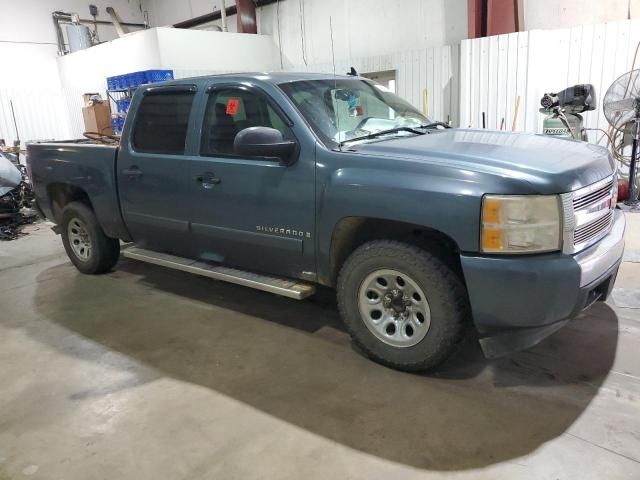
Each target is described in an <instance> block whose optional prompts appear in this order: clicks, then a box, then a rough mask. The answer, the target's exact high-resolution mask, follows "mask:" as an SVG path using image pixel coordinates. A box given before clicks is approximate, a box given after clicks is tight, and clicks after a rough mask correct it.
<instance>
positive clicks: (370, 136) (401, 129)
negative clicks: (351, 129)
mask: <svg viewBox="0 0 640 480" xmlns="http://www.w3.org/2000/svg"><path fill="white" fill-rule="evenodd" d="M398 132H409V133H415V134H416V135H424V132H421V131H420V130H416V129H415V128H411V127H397V128H389V129H388V130H380V131H379V132H373V133H370V134H368V135H363V136H361V137H355V138H349V139H347V140H343V141H342V142H340V146H342V145H344V144H345V143H349V142H357V141H358V140H371V139H373V138H378V137H380V136H382V135H389V134H391V133H398Z"/></svg>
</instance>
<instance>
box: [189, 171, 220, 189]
mask: <svg viewBox="0 0 640 480" xmlns="http://www.w3.org/2000/svg"><path fill="white" fill-rule="evenodd" d="M195 180H196V182H198V183H200V184H201V185H202V186H203V187H204V188H212V187H213V186H214V185H218V184H219V183H220V182H222V180H220V179H219V178H218V177H216V176H215V175H214V174H213V173H211V172H206V173H203V174H202V175H196V177H195Z"/></svg>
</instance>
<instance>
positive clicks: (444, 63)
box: [298, 46, 460, 125]
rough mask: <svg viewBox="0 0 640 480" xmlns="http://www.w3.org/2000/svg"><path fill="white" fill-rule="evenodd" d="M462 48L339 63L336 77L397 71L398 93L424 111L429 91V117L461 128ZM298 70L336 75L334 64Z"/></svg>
mask: <svg viewBox="0 0 640 480" xmlns="http://www.w3.org/2000/svg"><path fill="white" fill-rule="evenodd" d="M459 62H460V47H459V46H445V47H434V48H426V49H419V50H408V51H402V52H398V53H396V54H394V55H380V56H375V57H366V58H355V59H353V60H344V59H343V60H336V69H335V70H336V73H337V74H338V75H344V74H345V73H346V72H347V71H348V70H349V69H350V68H351V67H352V66H353V67H355V69H356V70H357V71H358V72H359V73H369V72H381V71H386V70H395V72H396V93H397V94H398V95H400V96H401V97H402V98H404V99H405V100H407V101H408V102H410V103H411V104H412V105H413V106H415V107H416V108H418V109H419V110H420V111H424V100H423V98H424V91H425V89H427V90H428V97H429V106H428V112H429V116H430V117H431V118H432V119H434V120H441V121H447V120H448V119H451V121H452V122H453V124H454V125H458V118H459V83H460V79H459V75H460V68H459V66H460V65H459ZM298 70H304V71H309V72H319V73H331V72H333V64H332V63H321V64H309V65H307V66H304V67H303V68H300V69H298Z"/></svg>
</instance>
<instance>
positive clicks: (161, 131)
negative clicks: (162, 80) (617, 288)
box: [133, 91, 194, 155]
mask: <svg viewBox="0 0 640 480" xmlns="http://www.w3.org/2000/svg"><path fill="white" fill-rule="evenodd" d="M193 98H194V92H185V91H181V92H157V93H154V92H149V93H147V94H145V96H144V98H143V99H142V102H141V103H140V106H139V107H138V113H137V114H136V118H135V123H134V127H133V148H134V150H135V151H137V152H142V153H158V154H165V155H184V150H185V142H186V138H187V126H188V125H189V113H190V112H191V105H192V104H193Z"/></svg>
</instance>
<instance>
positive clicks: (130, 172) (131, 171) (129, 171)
mask: <svg viewBox="0 0 640 480" xmlns="http://www.w3.org/2000/svg"><path fill="white" fill-rule="evenodd" d="M122 174H123V175H127V176H129V177H140V176H141V175H142V170H140V169H139V168H138V167H136V166H133V167H131V168H125V169H124V170H122Z"/></svg>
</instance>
